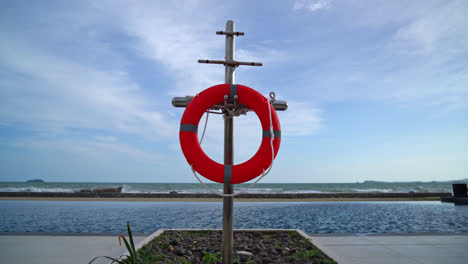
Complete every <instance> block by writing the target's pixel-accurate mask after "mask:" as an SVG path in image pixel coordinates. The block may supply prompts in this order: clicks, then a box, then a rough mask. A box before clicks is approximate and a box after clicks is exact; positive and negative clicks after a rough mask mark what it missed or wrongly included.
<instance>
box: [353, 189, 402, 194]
mask: <svg viewBox="0 0 468 264" xmlns="http://www.w3.org/2000/svg"><path fill="white" fill-rule="evenodd" d="M351 190H352V191H354V192H363V193H365V192H380V193H389V192H393V190H392V189H351Z"/></svg>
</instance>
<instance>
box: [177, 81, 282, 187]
mask: <svg viewBox="0 0 468 264" xmlns="http://www.w3.org/2000/svg"><path fill="white" fill-rule="evenodd" d="M225 95H229V101H230V102H232V101H233V98H234V96H235V95H237V96H238V99H237V102H239V103H242V104H244V105H246V106H248V107H249V108H250V109H252V110H253V111H254V112H255V113H256V114H257V116H258V118H259V119H260V122H261V125H262V129H263V132H262V136H263V139H262V143H261V144H260V148H259V150H258V151H257V153H255V155H254V156H253V157H252V158H250V159H249V160H248V161H246V162H244V163H241V164H237V165H232V166H231V165H223V164H220V163H218V162H216V161H214V160H212V159H210V158H209V157H208V156H207V155H206V154H205V152H204V151H203V150H202V148H201V146H200V142H199V141H198V135H197V132H198V123H199V122H200V119H201V117H202V116H203V114H204V113H205V112H206V111H207V110H208V109H210V108H211V107H212V106H213V105H215V104H218V103H222V102H224V96H225ZM267 107H270V111H271V122H272V124H273V130H274V133H273V134H274V135H273V136H274V137H275V138H274V141H273V148H274V156H275V157H276V154H277V153H278V150H279V146H280V143H281V129H280V123H279V120H278V116H277V114H276V111H275V109H274V108H273V105H272V104H271V103H270V102H269V101H268V99H267V98H265V97H264V96H263V95H262V94H260V93H259V92H257V91H255V90H254V89H252V88H249V87H247V86H244V85H240V84H219V85H215V86H213V87H210V88H208V89H206V90H204V91H203V92H201V93H199V94H198V95H197V96H195V97H194V98H193V100H192V101H191V102H190V104H189V105H188V106H187V108H186V109H185V111H184V114H183V116H182V120H181V122H180V132H179V138H180V145H181V147H182V152H183V153H184V156H185V158H186V159H187V162H188V163H189V164H190V165H191V166H192V168H193V169H194V170H195V171H197V172H198V173H199V174H201V175H202V176H204V177H205V178H207V179H209V180H212V181H214V182H219V183H224V179H226V181H229V179H230V181H231V182H230V183H232V184H237V183H243V182H247V181H250V180H252V179H254V178H255V177H257V176H259V175H260V174H262V172H263V171H264V170H266V169H267V168H268V167H269V166H270V164H271V162H272V155H271V145H270V140H271V136H272V135H271V132H270V116H269V110H268V108H267Z"/></svg>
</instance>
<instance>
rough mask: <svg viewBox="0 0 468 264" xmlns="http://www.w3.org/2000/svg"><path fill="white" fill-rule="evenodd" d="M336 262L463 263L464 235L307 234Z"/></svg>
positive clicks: (467, 243)
mask: <svg viewBox="0 0 468 264" xmlns="http://www.w3.org/2000/svg"><path fill="white" fill-rule="evenodd" d="M311 240H312V241H313V243H314V244H315V245H316V246H318V247H319V248H320V249H322V251H324V252H325V253H326V254H327V255H329V256H330V257H332V258H333V259H335V260H336V261H338V263H339V264H368V263H369V264H370V263H372V264H396V263H405V264H422V263H424V264H467V263H468V235H417V236H410V235H405V236H388V235H384V236H374V235H372V236H358V235H355V236H340V237H321V236H311Z"/></svg>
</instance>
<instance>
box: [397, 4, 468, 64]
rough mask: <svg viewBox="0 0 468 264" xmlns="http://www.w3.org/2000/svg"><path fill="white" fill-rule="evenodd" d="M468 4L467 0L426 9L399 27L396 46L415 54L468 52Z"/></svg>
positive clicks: (400, 49) (449, 54)
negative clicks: (427, 10)
mask: <svg viewBox="0 0 468 264" xmlns="http://www.w3.org/2000/svg"><path fill="white" fill-rule="evenodd" d="M467 11H468V6H467V5H466V2H464V1H452V2H447V4H446V5H444V6H441V7H439V8H437V9H433V10H431V11H429V12H426V13H425V14H424V15H421V16H418V17H416V18H415V19H413V20H411V21H410V22H409V23H407V24H405V25H403V26H402V27H400V28H399V29H398V31H397V32H396V34H395V35H394V39H393V42H392V43H391V44H392V46H391V47H392V48H396V49H398V51H400V52H408V53H415V54H428V53H434V52H435V53H440V54H444V55H445V56H453V55H458V54H460V53H462V54H463V53H464V54H466V51H467V50H468V17H467V16H466V12H467Z"/></svg>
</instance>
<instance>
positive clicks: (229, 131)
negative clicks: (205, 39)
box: [223, 20, 236, 264]
mask: <svg viewBox="0 0 468 264" xmlns="http://www.w3.org/2000/svg"><path fill="white" fill-rule="evenodd" d="M226 32H234V22H232V21H231V20H228V21H227V22H226ZM224 59H225V60H226V61H232V60H234V36H233V35H226V56H225V58H224ZM235 69H236V67H235V66H232V65H226V67H225V82H226V83H228V84H234V81H235V80H234V70H235ZM225 117H226V118H224V165H233V163H234V148H233V125H234V123H233V117H232V116H227V115H226V116H225ZM224 193H225V194H232V193H233V188H232V184H231V183H230V182H228V183H226V182H224ZM233 203H234V201H233V197H226V196H225V197H223V264H231V263H232V244H233V228H232V216H233Z"/></svg>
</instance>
